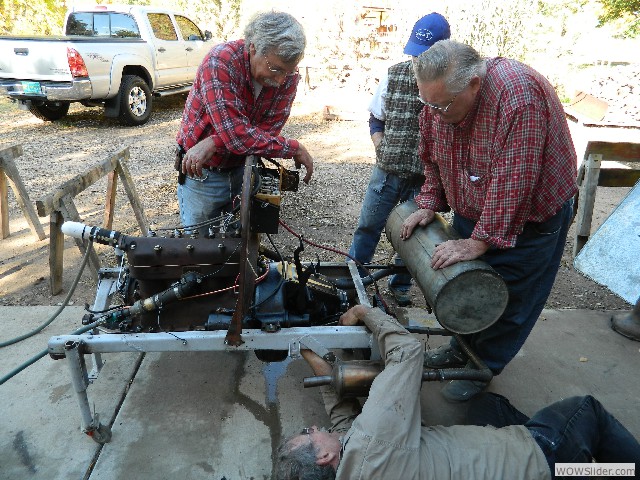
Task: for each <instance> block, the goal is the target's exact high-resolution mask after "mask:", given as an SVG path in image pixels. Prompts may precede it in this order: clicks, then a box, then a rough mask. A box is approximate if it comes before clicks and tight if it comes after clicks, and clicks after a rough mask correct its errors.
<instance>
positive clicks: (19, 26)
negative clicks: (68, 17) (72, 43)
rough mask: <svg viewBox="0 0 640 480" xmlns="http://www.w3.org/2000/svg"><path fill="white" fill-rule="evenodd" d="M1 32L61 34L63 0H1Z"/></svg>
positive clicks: (10, 33)
mask: <svg viewBox="0 0 640 480" xmlns="http://www.w3.org/2000/svg"><path fill="white" fill-rule="evenodd" d="M0 12H2V15H0V34H2V35H61V33H62V23H63V22H64V14H65V12H66V7H65V4H64V1H63V0H29V1H26V0H0Z"/></svg>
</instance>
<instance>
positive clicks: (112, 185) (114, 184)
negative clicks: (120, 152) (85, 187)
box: [103, 171, 118, 230]
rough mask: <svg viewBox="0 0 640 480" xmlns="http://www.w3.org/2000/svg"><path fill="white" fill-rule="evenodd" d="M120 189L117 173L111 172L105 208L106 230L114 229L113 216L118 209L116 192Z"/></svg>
mask: <svg viewBox="0 0 640 480" xmlns="http://www.w3.org/2000/svg"><path fill="white" fill-rule="evenodd" d="M117 188H118V176H117V175H116V172H115V171H113V172H109V178H108V180H107V200H106V202H105V203H106V205H105V208H104V223H103V225H104V228H106V229H108V230H111V229H112V228H113V214H114V213H115V208H116V191H117Z"/></svg>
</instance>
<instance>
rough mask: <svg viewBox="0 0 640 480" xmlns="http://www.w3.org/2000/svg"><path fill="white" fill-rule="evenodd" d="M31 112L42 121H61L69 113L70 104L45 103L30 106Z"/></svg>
mask: <svg viewBox="0 0 640 480" xmlns="http://www.w3.org/2000/svg"><path fill="white" fill-rule="evenodd" d="M29 111H30V112H31V113H32V114H33V115H34V116H35V117H36V118H39V119H40V120H44V121H45V122H46V121H51V122H52V121H54V120H60V119H61V118H62V117H64V116H65V115H66V114H67V112H68V111H69V102H55V103H54V102H45V103H43V104H42V105H33V104H31V105H29Z"/></svg>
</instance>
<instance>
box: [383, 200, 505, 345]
mask: <svg viewBox="0 0 640 480" xmlns="http://www.w3.org/2000/svg"><path fill="white" fill-rule="evenodd" d="M417 209H418V206H417V205H416V204H415V202H413V201H410V202H405V203H402V204H400V205H398V206H397V207H396V208H395V209H394V210H393V211H392V212H391V214H390V215H389V218H388V220H387V226H386V234H387V238H388V239H389V241H390V242H391V245H393V248H394V249H395V251H396V252H398V254H399V255H400V257H402V259H403V260H404V263H405V265H406V266H407V269H408V270H409V272H410V273H411V276H412V277H413V278H414V280H415V281H416V283H417V285H418V287H419V288H420V290H421V291H422V293H423V294H424V297H425V299H426V300H427V302H428V303H429V305H430V306H431V307H432V308H433V312H434V314H435V316H436V318H437V320H438V322H440V325H442V326H443V327H444V328H446V329H447V330H450V331H452V332H455V333H461V334H469V333H476V332H479V331H481V330H484V329H486V328H488V327H490V326H491V325H493V324H494V323H495V322H496V321H497V320H498V318H499V317H500V315H502V313H503V312H504V309H505V307H506V306H507V301H508V298H509V293H508V291H507V286H506V284H505V283H504V280H503V279H502V277H501V276H500V275H499V274H498V273H497V272H495V271H494V270H493V269H492V268H491V267H490V266H489V265H488V264H487V263H486V262H483V261H481V260H471V261H465V262H459V263H456V264H454V265H451V266H449V267H446V268H442V269H439V270H434V269H432V268H431V257H432V256H433V251H434V249H435V247H436V246H437V245H438V244H440V243H443V242H446V241H447V240H454V239H459V238H460V235H458V233H457V232H456V231H455V230H454V229H453V227H451V226H450V225H449V224H448V223H447V222H446V221H445V220H444V219H443V218H442V217H441V216H440V215H438V214H436V218H435V219H434V220H433V222H431V223H430V224H429V225H427V226H426V227H416V229H415V230H414V231H413V234H412V235H411V237H409V238H408V239H407V240H401V239H400V232H401V229H402V223H403V222H404V221H405V220H406V219H407V218H408V217H409V215H411V214H412V213H413V212H415V211H416V210H417Z"/></svg>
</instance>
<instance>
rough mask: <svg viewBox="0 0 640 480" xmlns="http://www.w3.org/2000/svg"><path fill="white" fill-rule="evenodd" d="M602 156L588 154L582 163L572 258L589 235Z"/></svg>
mask: <svg viewBox="0 0 640 480" xmlns="http://www.w3.org/2000/svg"><path fill="white" fill-rule="evenodd" d="M601 163H602V155H600V154H590V155H588V157H587V159H586V160H585V162H584V178H583V180H582V182H581V184H580V194H579V197H578V202H579V204H578V213H577V215H576V238H575V242H574V246H573V255H574V257H575V256H576V255H577V254H578V253H579V252H580V250H581V249H582V247H583V246H584V244H585V243H587V240H588V239H589V235H590V234H591V220H592V217H593V205H594V203H595V200H596V187H597V186H598V177H599V175H600V164H601Z"/></svg>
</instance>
